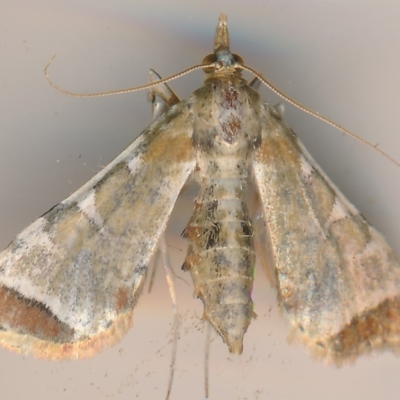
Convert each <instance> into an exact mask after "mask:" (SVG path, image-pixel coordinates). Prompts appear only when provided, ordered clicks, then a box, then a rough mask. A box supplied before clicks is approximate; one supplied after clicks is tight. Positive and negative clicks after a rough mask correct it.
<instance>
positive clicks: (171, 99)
mask: <svg viewBox="0 0 400 400" xmlns="http://www.w3.org/2000/svg"><path fill="white" fill-rule="evenodd" d="M161 79H162V78H161V76H160V75H159V74H158V73H157V72H156V71H154V69H150V71H149V83H152V82H156V81H159V80H161ZM148 100H149V102H150V103H151V118H152V121H155V120H156V119H157V118H158V117H160V116H161V115H163V114H164V113H165V112H166V111H168V109H169V108H170V107H171V106H173V105H174V104H176V103H179V101H180V100H179V98H178V96H177V95H176V94H175V93H174V91H173V90H172V89H171V88H170V87H169V86H168V85H167V84H166V83H162V84H160V85H157V86H154V87H152V88H150V89H149V92H148ZM162 235H165V232H164V233H163V234H162ZM159 260H160V248H159V247H158V248H157V250H156V253H155V257H154V263H153V271H152V273H151V277H150V281H149V288H148V292H149V293H150V292H151V290H152V288H153V284H154V279H155V275H156V271H157V266H158V264H159Z"/></svg>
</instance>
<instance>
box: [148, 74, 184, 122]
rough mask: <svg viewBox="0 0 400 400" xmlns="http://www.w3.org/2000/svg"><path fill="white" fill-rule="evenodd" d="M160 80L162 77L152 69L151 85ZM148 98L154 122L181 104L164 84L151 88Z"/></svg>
mask: <svg viewBox="0 0 400 400" xmlns="http://www.w3.org/2000/svg"><path fill="white" fill-rule="evenodd" d="M160 79H161V76H160V75H159V74H158V73H157V72H156V71H154V69H151V70H150V71H149V82H150V83H152V82H156V81H159V80H160ZM148 98H149V101H150V103H151V106H152V118H153V121H154V120H155V119H157V118H158V117H159V116H160V115H162V114H164V113H165V112H166V111H167V110H168V109H169V108H170V107H171V106H173V105H174V104H176V103H179V101H180V100H179V98H178V96H177V95H176V94H175V93H174V92H173V90H172V89H171V88H170V87H169V86H168V85H167V84H166V83H162V84H160V85H157V86H153V87H152V88H150V89H149V94H148Z"/></svg>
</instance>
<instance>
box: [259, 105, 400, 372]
mask: <svg viewBox="0 0 400 400" xmlns="http://www.w3.org/2000/svg"><path fill="white" fill-rule="evenodd" d="M263 108H264V112H263V115H264V116H263V124H264V128H263V132H262V143H261V146H260V147H259V148H258V149H257V150H256V152H255V160H254V165H253V172H254V175H255V180H256V183H257V185H258V188H259V193H260V197H261V201H262V203H263V211H264V218H265V224H266V226H267V229H268V231H269V236H270V240H271V245H272V252H273V257H274V260H275V265H274V266H273V268H272V269H271V271H272V274H273V275H275V277H276V282H277V285H278V293H279V300H280V302H281V306H282V309H283V312H284V314H285V315H286V317H287V318H288V320H289V322H290V325H291V327H292V328H293V333H292V337H294V338H295V339H300V340H301V341H302V342H304V344H305V345H307V346H309V347H310V348H311V350H312V352H313V353H314V354H315V355H317V356H319V357H322V358H324V359H326V360H327V361H330V362H334V363H338V364H340V363H341V362H343V361H346V360H352V359H354V358H355V357H356V356H357V355H358V354H359V353H361V352H368V351H370V350H373V349H376V350H379V349H384V348H393V350H394V347H395V346H396V345H398V344H399V342H400V265H399V262H398V260H397V259H396V257H395V255H394V253H393V251H392V250H391V249H390V247H389V246H388V244H387V243H386V242H385V240H384V239H383V237H382V236H381V235H380V234H379V233H378V232H377V231H376V230H375V229H374V228H373V227H372V226H371V225H369V224H368V222H367V221H366V220H365V219H364V218H363V216H362V215H361V214H360V213H359V212H358V211H357V210H356V209H355V208H354V207H353V206H352V205H351V204H350V203H349V201H348V200H346V199H345V198H344V196H343V195H342V194H341V193H340V192H339V190H338V189H337V188H335V186H334V185H333V183H332V182H331V181H330V180H329V178H328V177H327V176H326V175H325V174H324V173H323V172H322V171H321V169H320V168H319V167H318V166H317V165H316V163H315V161H314V160H313V159H312V157H311V156H310V155H309V154H308V152H307V150H306V149H305V148H304V147H303V146H302V144H301V143H300V142H299V141H298V140H297V137H296V136H295V134H294V133H293V132H292V131H291V130H290V129H289V128H288V127H287V126H286V124H285V123H284V122H283V121H282V119H281V116H280V115H279V114H278V113H277V112H275V110H274V109H272V108H270V107H269V106H268V105H266V104H265V105H263ZM267 250H268V249H266V251H267Z"/></svg>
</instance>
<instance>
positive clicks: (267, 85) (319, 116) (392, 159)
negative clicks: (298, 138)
mask: <svg viewBox="0 0 400 400" xmlns="http://www.w3.org/2000/svg"><path fill="white" fill-rule="evenodd" d="M236 67H237V68H240V69H243V70H245V71H248V72H250V73H251V74H253V75H254V76H256V77H257V78H258V79H259V80H260V81H261V82H262V83H263V84H264V85H265V86H266V87H267V88H268V89H270V90H271V91H272V92H274V93H275V94H277V95H278V96H279V97H281V98H282V99H284V100H285V101H287V102H288V103H289V104H292V105H293V106H295V107H297V108H298V109H299V110H301V111H304V112H305V113H307V114H310V115H312V116H313V117H315V118H317V119H319V120H321V121H323V122H325V123H326V124H328V125H331V126H333V127H334V128H336V129H338V130H339V131H341V132H343V133H345V134H346V135H348V136H350V137H351V138H353V139H355V140H358V141H359V142H361V143H362V144H364V145H366V146H368V147H370V148H371V149H374V150H376V151H377V152H378V153H379V154H380V155H382V156H383V157H386V158H387V159H388V160H389V161H391V162H392V163H393V164H395V165H397V166H398V167H400V163H399V162H397V161H396V160H395V159H394V158H392V157H390V156H389V155H388V154H386V153H385V152H384V151H382V150H381V149H379V148H378V147H377V146H378V145H375V146H374V145H373V144H372V143H370V142H368V140H365V139H363V138H361V137H359V136H357V135H356V134H355V133H352V132H350V131H349V130H347V129H345V128H343V127H342V126H340V125H339V124H337V123H336V122H333V121H331V120H330V119H329V118H326V117H324V116H323V115H320V114H318V113H317V112H315V111H313V110H310V109H309V108H307V107H305V106H303V105H302V104H300V103H298V102H297V101H296V100H293V99H292V98H290V97H289V96H287V95H286V94H285V93H283V92H281V91H280V90H279V89H277V88H276V87H275V86H274V85H273V84H272V83H271V82H269V81H267V80H266V79H265V78H264V77H263V76H261V75H260V74H259V73H258V72H257V71H256V70H254V69H253V68H250V67H248V66H246V65H237V66H236Z"/></svg>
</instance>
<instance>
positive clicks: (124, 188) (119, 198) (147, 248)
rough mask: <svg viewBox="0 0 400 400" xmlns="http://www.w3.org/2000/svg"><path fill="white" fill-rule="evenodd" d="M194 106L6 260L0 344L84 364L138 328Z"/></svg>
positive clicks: (21, 241)
mask: <svg viewBox="0 0 400 400" xmlns="http://www.w3.org/2000/svg"><path fill="white" fill-rule="evenodd" d="M191 136H192V123H191V103H190V99H189V100H188V101H184V102H181V103H179V104H177V105H175V106H173V107H171V109H170V110H169V111H167V112H166V113H165V114H164V115H163V116H162V117H160V118H159V119H158V120H157V121H155V122H154V123H153V124H152V125H151V126H150V127H149V128H148V129H147V130H145V131H144V132H143V133H142V134H141V136H140V137H139V138H138V139H136V140H135V141H134V142H133V143H132V144H131V145H130V146H129V147H128V148H127V149H126V150H125V151H124V152H122V153H121V154H120V155H119V156H118V157H117V158H116V159H115V160H114V161H112V162H111V163H110V164H109V165H108V166H107V167H105V168H104V169H103V170H102V171H101V172H99V173H98V174H97V175H96V176H94V177H93V178H92V179H91V180H90V181H89V182H88V183H86V184H85V185H84V186H83V187H82V188H80V189H79V190H77V191H76V192H75V193H74V194H72V195H71V196H70V197H69V198H67V199H66V200H64V201H63V202H62V203H61V204H59V205H57V206H56V207H54V208H53V209H51V210H50V211H49V212H48V213H46V214H44V215H43V216H42V217H41V218H39V219H38V220H37V221H35V222H34V223H33V224H31V225H30V226H29V227H28V228H26V229H25V230H24V231H23V232H21V234H19V235H18V236H17V238H16V239H15V240H14V241H13V242H12V243H11V244H10V245H9V247H8V248H7V249H6V250H4V251H3V252H2V253H1V254H0V325H1V330H0V344H1V345H2V346H4V347H7V348H9V349H11V350H15V351H20V352H26V353H30V352H32V353H34V354H35V355H36V356H40V357H45V358H78V357H79V358H81V357H87V356H90V355H92V354H94V353H95V352H97V351H99V350H100V349H101V348H103V347H105V346H107V345H110V344H112V343H115V342H116V341H117V340H119V338H120V337H121V336H122V335H123V334H125V332H126V330H127V329H128V328H129V327H130V326H131V324H132V311H133V307H134V306H135V303H136V301H137V299H138V297H139V295H140V293H141V288H142V286H143V283H144V278H145V276H146V270H147V265H148V262H149V260H150V258H151V256H152V254H153V252H154V250H155V247H156V244H157V241H158V239H159V237H160V235H161V234H162V232H163V231H164V229H165V226H166V223H167V221H168V218H169V216H170V214H171V211H172V208H173V206H174V204H175V201H176V198H177V196H178V195H179V192H180V190H181V188H182V186H183V185H184V184H185V182H186V180H187V178H188V176H189V175H190V174H191V172H192V171H193V169H194V166H195V157H194V152H193V148H192V145H191Z"/></svg>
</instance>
